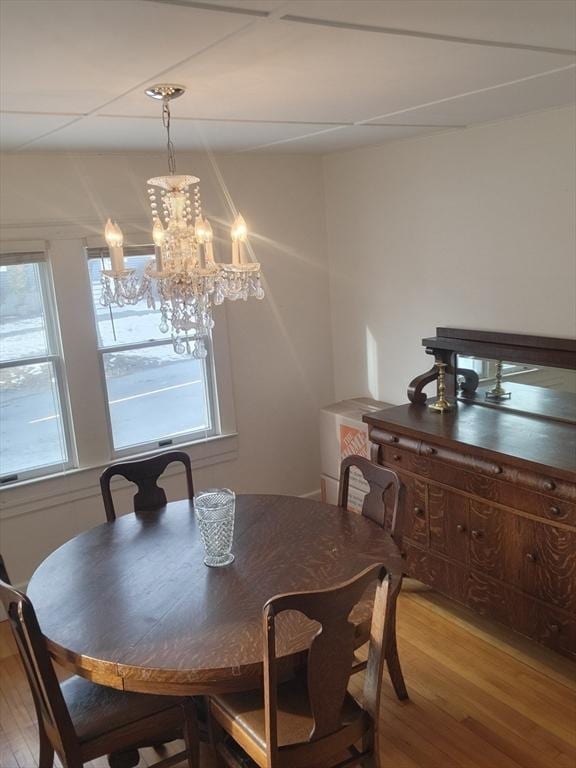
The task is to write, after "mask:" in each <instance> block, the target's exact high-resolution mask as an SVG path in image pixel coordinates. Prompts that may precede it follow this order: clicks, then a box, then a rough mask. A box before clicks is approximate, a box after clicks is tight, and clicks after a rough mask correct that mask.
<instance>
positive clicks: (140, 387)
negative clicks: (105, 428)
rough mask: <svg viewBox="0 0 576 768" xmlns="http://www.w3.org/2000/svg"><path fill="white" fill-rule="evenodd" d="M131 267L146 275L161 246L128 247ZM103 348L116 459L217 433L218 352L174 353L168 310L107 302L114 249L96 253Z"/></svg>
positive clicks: (95, 290)
mask: <svg viewBox="0 0 576 768" xmlns="http://www.w3.org/2000/svg"><path fill="white" fill-rule="evenodd" d="M124 254H125V263H126V267H127V268H130V269H134V270H135V271H136V275H137V276H138V277H139V276H140V275H141V274H142V272H143V270H144V268H145V266H146V264H147V263H148V262H149V261H150V259H152V258H154V247H153V246H145V247H142V248H131V249H130V248H127V249H124ZM88 259H89V261H88V266H89V273H90V281H91V286H92V296H93V304H94V314H95V318H96V326H97V331H98V346H99V352H100V356H101V360H102V371H103V376H104V380H105V384H106V394H107V404H108V416H109V424H110V431H111V435H112V443H113V446H114V452H115V453H116V454H119V453H120V454H126V453H135V452H137V451H138V450H140V451H142V450H146V449H150V450H152V449H154V448H158V447H164V446H167V445H173V444H176V443H181V442H190V441H193V440H196V439H198V440H199V439H202V438H206V437H210V436H212V435H214V434H216V433H217V426H216V424H217V409H216V405H215V403H216V398H215V395H214V375H213V369H212V349H211V343H210V340H208V343H207V348H208V357H207V358H206V359H204V360H195V359H193V358H192V357H191V356H189V355H186V354H184V355H179V354H176V353H175V352H174V349H173V347H172V339H171V336H170V333H167V334H165V333H162V332H161V331H160V329H159V325H160V312H159V310H158V308H156V309H150V308H148V307H147V306H146V304H145V302H140V303H138V304H136V305H132V306H128V305H127V306H124V307H103V306H101V304H100V296H101V286H100V271H101V269H102V268H104V269H109V268H110V261H109V258H108V251H107V250H102V251H100V250H90V251H89V252H88Z"/></svg>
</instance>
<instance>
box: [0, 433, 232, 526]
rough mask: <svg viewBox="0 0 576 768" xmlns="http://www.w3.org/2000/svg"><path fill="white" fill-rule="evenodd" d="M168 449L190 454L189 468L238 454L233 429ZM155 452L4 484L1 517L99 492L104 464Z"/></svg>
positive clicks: (0, 492) (178, 470)
mask: <svg viewBox="0 0 576 768" xmlns="http://www.w3.org/2000/svg"><path fill="white" fill-rule="evenodd" d="M167 450H182V451H186V452H187V453H189V454H190V458H191V460H192V469H193V470H194V469H199V468H201V467H208V466H211V465H213V464H222V463H224V462H228V461H234V460H235V459H236V458H237V457H238V435H237V433H235V432H233V433H230V434H226V435H215V436H214V437H209V438H206V439H204V440H196V441H193V442H189V443H179V444H178V445H175V446H170V448H168V449H167ZM158 452H159V451H158V450H155V451H150V452H148V453H138V454H133V455H131V456H122V458H121V459H114V460H110V461H107V462H103V463H101V464H94V465H92V466H90V467H76V468H74V469H68V470H65V471H63V472H58V473H56V474H52V475H44V476H42V477H34V478H29V479H27V480H22V481H20V482H15V483H12V484H10V485H5V486H3V487H2V488H1V489H0V500H1V501H0V507H1V509H0V520H6V519H8V518H11V517H16V516H18V515H26V514H29V513H31V512H37V511H38V510H39V509H50V508H51V507H56V506H61V505H63V504H66V503H70V502H76V501H81V500H82V499H86V498H90V497H92V496H99V495H100V484H99V478H100V474H101V472H102V470H103V469H104V468H105V467H107V466H109V465H110V464H112V463H114V462H115V461H131V460H136V459H143V458H146V457H147V456H151V455H153V454H156V453H158ZM183 471H184V470H183V469H182V468H181V467H179V466H178V465H174V466H173V467H168V469H167V471H166V473H165V474H166V475H167V476H168V477H171V476H174V475H178V474H181V473H182V472H183Z"/></svg>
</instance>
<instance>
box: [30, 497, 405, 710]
mask: <svg viewBox="0 0 576 768" xmlns="http://www.w3.org/2000/svg"><path fill="white" fill-rule="evenodd" d="M233 552H234V554H235V560H234V562H233V563H232V564H231V565H229V566H227V567H224V568H207V567H206V566H205V565H204V563H203V555H204V553H203V547H202V542H201V539H200V535H199V531H198V529H197V526H196V521H195V517H194V514H193V506H192V503H191V502H190V501H188V500H185V501H176V502H171V503H169V504H168V505H167V506H166V507H163V508H161V509H159V510H157V511H155V512H148V513H140V514H139V515H135V514H129V515H125V516H122V517H119V518H118V519H117V520H116V521H114V522H113V523H104V524H103V525H99V526H97V527H96V528H93V529H91V530H89V531H86V532H85V533H82V534H80V535H79V536H76V537H75V538H74V539H72V540H70V541H68V542H67V543H66V544H64V545H63V546H61V547H60V548H59V549H57V550H56V551H55V552H54V553H53V554H51V555H50V556H49V557H48V558H47V559H46V560H45V561H44V562H43V563H42V564H41V565H40V567H39V568H38V569H37V570H36V572H35V573H34V575H33V577H32V579H31V581H30V584H29V587H28V595H29V597H30V599H31V600H32V603H33V604H34V607H35V609H36V613H37V615H38V620H39V622H40V626H41V628H42V632H43V633H44V635H45V637H46V640H47V642H48V647H49V650H50V653H51V654H52V656H53V657H54V658H55V659H56V661H58V662H59V663H61V664H62V665H64V666H65V667H68V668H69V669H72V670H73V671H75V672H77V673H78V674H81V675H83V676H85V677H88V678H89V679H91V680H93V681H94V682H97V683H101V684H103V685H109V686H111V687H116V688H122V689H125V690H133V691H149V692H154V693H173V694H177V695H184V694H186V695H192V694H196V693H216V692H219V691H225V690H238V689H242V688H246V687H250V684H249V683H250V681H251V682H252V684H254V680H255V679H257V678H258V677H259V676H260V675H261V674H262V608H263V606H264V603H265V602H266V601H267V600H268V599H269V598H270V597H272V596H274V595H277V594H280V593H283V592H292V591H299V590H309V589H322V588H326V587H329V586H334V585H336V584H338V583H340V582H343V581H346V580H347V579H349V578H351V577H352V576H354V575H355V574H357V573H358V572H359V571H360V570H362V569H363V568H365V567H366V566H367V565H369V564H371V563H374V562H382V563H384V564H385V565H386V566H387V568H388V570H389V572H392V573H401V571H402V560H401V558H400V553H399V551H398V549H397V547H396V545H395V544H394V542H393V541H392V539H391V537H390V536H389V534H387V533H385V532H384V531H383V530H382V529H381V528H380V527H379V526H377V525H376V524H375V523H373V522H371V521H370V520H368V519H366V518H364V517H362V516H361V515H357V514H353V513H349V512H346V511H345V510H342V509H340V508H338V507H334V506H331V505H328V504H322V503H319V502H316V501H312V500H310V499H302V498H296V497H291V496H260V495H259V496H255V495H244V496H238V497H237V498H236V521H235V530H234V544H233ZM316 629H317V625H316V626H315V625H314V624H313V623H312V622H310V621H309V620H307V619H305V617H303V616H302V615H300V614H293V615H292V614H290V613H288V612H287V613H286V614H281V615H280V617H279V618H278V632H277V637H278V650H277V652H278V655H281V656H293V655H294V654H296V653H299V652H302V651H305V650H306V649H307V647H309V644H310V641H311V639H312V636H313V634H314V633H315V631H316Z"/></svg>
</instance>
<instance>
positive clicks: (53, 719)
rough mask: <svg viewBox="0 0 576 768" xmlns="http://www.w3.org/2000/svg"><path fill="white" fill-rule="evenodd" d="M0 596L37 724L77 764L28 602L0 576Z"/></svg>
mask: <svg viewBox="0 0 576 768" xmlns="http://www.w3.org/2000/svg"><path fill="white" fill-rule="evenodd" d="M0 599H1V600H2V604H3V605H4V608H5V610H6V613H7V614H8V620H9V621H10V628H11V630H12V634H13V636H14V640H15V641H16V646H17V648H18V653H19V655H20V659H21V660H22V664H23V665H24V671H25V673H26V677H27V678H28V684H29V685H30V689H31V691H32V698H33V700H34V707H35V709H36V715H37V718H38V726H39V728H41V729H43V731H44V733H45V734H46V736H47V738H48V739H49V740H50V742H51V743H52V745H53V747H54V749H55V750H56V752H57V753H58V754H59V756H60V757H61V758H65V759H66V760H67V761H68V762H69V763H70V764H73V765H81V764H82V763H81V754H80V746H79V744H78V739H77V737H76V732H75V731H74V726H73V725H72V720H71V718H70V714H69V712H68V708H67V706H66V703H65V701H64V696H63V695H62V691H61V689H60V684H59V683H58V679H57V677H56V673H55V672H54V667H53V666H52V661H51V660H50V656H49V654H48V649H47V647H46V642H45V640H44V637H43V635H42V632H41V631H40V627H39V625H38V620H37V618H36V613H35V611H34V608H33V607H32V603H31V602H30V600H29V599H28V598H27V597H26V595H24V594H23V593H22V592H19V591H18V590H17V589H15V588H14V587H12V586H11V585H10V584H8V583H7V582H6V581H4V580H2V581H0Z"/></svg>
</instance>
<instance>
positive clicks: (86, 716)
mask: <svg viewBox="0 0 576 768" xmlns="http://www.w3.org/2000/svg"><path fill="white" fill-rule="evenodd" d="M61 688H62V693H63V695H64V700H65V701H66V706H67V707H68V710H69V712H70V717H71V718H72V723H73V725H74V730H75V731H76V735H77V737H78V740H79V741H80V743H81V744H85V743H87V742H90V741H94V740H96V739H98V738H100V737H101V736H103V735H104V734H108V733H111V732H112V731H117V730H119V729H121V728H125V727H127V726H130V725H132V724H135V723H138V722H139V721H141V720H143V719H145V718H147V717H151V716H153V715H158V713H160V712H164V711H166V710H170V709H173V710H174V736H172V738H174V737H175V736H176V735H177V732H178V730H179V726H180V727H181V725H182V710H181V709H180V706H179V704H180V699H177V698H175V697H173V696H152V695H150V694H145V693H128V692H126V691H117V690H115V689H114V688H108V687H106V686H104V685H97V684H96V683H91V682H90V681H89V680H85V679H84V678H83V677H78V676H75V677H71V678H69V679H68V680H66V681H65V682H63V683H62V685H61ZM165 714H166V715H167V716H168V715H169V714H170V713H169V712H168V711H166V712H165ZM162 722H163V724H164V725H165V724H166V718H162Z"/></svg>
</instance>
